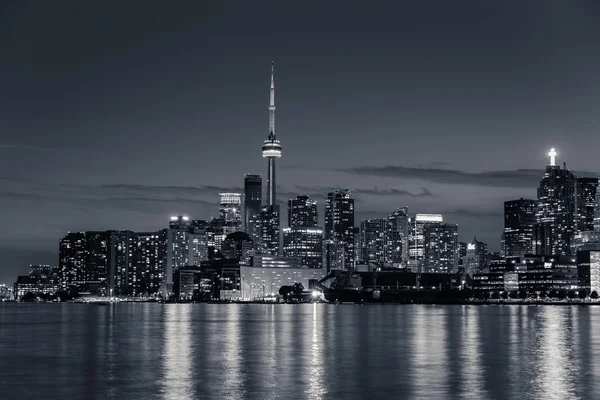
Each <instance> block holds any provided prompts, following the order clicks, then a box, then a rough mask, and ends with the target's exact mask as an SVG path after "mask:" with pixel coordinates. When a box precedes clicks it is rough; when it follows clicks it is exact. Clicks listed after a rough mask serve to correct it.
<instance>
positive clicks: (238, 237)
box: [221, 232, 254, 265]
mask: <svg viewBox="0 0 600 400" xmlns="http://www.w3.org/2000/svg"><path fill="white" fill-rule="evenodd" d="M221 253H222V254H223V257H225V258H227V259H231V260H237V261H239V262H240V264H245V265H248V264H250V258H251V257H252V256H253V255H254V243H253V241H252V239H251V238H250V235H248V234H247V233H245V232H234V233H230V234H229V235H227V237H226V238H225V240H224V241H223V244H222V245H221Z"/></svg>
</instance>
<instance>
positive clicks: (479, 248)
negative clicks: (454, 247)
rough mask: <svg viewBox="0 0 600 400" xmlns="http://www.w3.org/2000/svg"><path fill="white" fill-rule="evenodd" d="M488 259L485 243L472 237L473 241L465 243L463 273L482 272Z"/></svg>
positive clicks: (486, 265) (471, 274)
mask: <svg viewBox="0 0 600 400" xmlns="http://www.w3.org/2000/svg"><path fill="white" fill-rule="evenodd" d="M488 260H489V259H488V249H487V244H485V243H483V242H480V241H478V240H477V238H473V241H472V242H471V243H468V244H467V258H466V262H465V264H466V267H465V273H466V274H468V275H470V276H473V274H476V273H479V272H484V270H485V269H486V268H487V267H488Z"/></svg>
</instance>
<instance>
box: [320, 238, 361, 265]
mask: <svg viewBox="0 0 600 400" xmlns="http://www.w3.org/2000/svg"><path fill="white" fill-rule="evenodd" d="M356 237H360V235H356ZM345 254H346V252H345V250H344V243H342V242H337V241H335V240H323V268H325V270H326V271H327V273H329V272H331V270H334V269H339V270H343V269H345V268H344V267H345V264H344V261H345Z"/></svg>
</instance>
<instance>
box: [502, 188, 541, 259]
mask: <svg viewBox="0 0 600 400" xmlns="http://www.w3.org/2000/svg"><path fill="white" fill-rule="evenodd" d="M536 210H537V202H536V201H535V200H529V199H523V198H521V199H519V200H511V201H505V202H504V232H503V233H502V242H503V245H502V255H503V256H504V257H523V256H525V255H526V254H534V253H535V241H534V227H535V214H536Z"/></svg>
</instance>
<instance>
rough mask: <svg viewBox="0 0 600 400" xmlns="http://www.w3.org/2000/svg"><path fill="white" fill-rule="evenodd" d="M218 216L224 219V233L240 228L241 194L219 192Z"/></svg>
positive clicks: (236, 230)
mask: <svg viewBox="0 0 600 400" xmlns="http://www.w3.org/2000/svg"><path fill="white" fill-rule="evenodd" d="M219 196H221V201H220V203H219V217H220V218H222V219H223V220H224V221H225V235H228V234H230V233H233V232H239V231H241V230H242V195H241V194H239V193H219Z"/></svg>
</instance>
